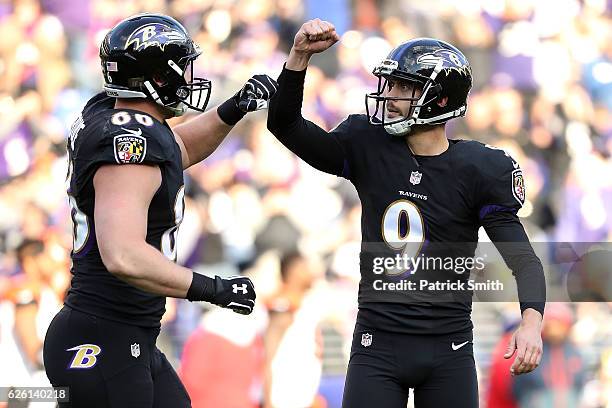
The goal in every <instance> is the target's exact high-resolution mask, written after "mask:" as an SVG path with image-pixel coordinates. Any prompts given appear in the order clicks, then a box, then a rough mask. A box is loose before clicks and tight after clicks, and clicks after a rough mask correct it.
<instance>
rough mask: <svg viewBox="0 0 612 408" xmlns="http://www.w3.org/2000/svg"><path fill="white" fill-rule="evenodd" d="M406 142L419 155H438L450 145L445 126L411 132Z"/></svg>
mask: <svg viewBox="0 0 612 408" xmlns="http://www.w3.org/2000/svg"><path fill="white" fill-rule="evenodd" d="M406 144H407V145H408V147H409V148H410V150H411V151H412V153H413V154H415V155H417V156H437V155H439V154H442V153H444V152H445V151H446V150H447V149H448V146H449V143H448V139H447V138H446V132H445V129H444V126H436V127H434V128H431V129H428V130H424V131H418V132H416V133H410V134H408V136H406Z"/></svg>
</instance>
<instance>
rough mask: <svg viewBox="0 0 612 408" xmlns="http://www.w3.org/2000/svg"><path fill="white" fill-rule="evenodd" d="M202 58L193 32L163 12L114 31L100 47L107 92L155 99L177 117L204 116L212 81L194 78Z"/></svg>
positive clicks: (130, 19)
mask: <svg viewBox="0 0 612 408" xmlns="http://www.w3.org/2000/svg"><path fill="white" fill-rule="evenodd" d="M200 54H201V51H200V50H199V48H198V46H197V45H196V44H195V43H194V42H193V40H192V39H191V37H190V36H189V33H187V31H186V30H185V28H184V27H183V26H182V25H181V24H180V23H179V22H178V21H176V20H175V19H173V18H172V17H169V16H165V15H163V14H148V13H147V14H139V15H136V16H132V17H128V18H126V19H125V20H123V21H121V22H119V23H118V24H117V25H116V26H115V27H113V28H112V29H111V30H110V31H109V32H108V34H107V35H106V37H105V38H104V41H102V45H101V46H100V59H101V60H102V73H103V74H104V82H105V83H104V90H105V91H106V94H107V95H109V96H114V97H116V98H150V99H151V100H153V101H154V102H155V103H157V104H159V105H161V106H162V107H164V108H165V109H166V110H167V111H169V113H170V114H171V115H172V116H180V115H182V114H183V113H185V111H186V109H187V107H189V108H191V109H195V110H197V111H200V112H203V111H204V109H205V108H206V105H207V104H208V100H209V98H210V89H211V83H210V81H209V80H207V79H204V78H194V76H193V61H194V60H195V59H196V58H197V57H198V56H199V55H200ZM186 77H187V78H188V79H186Z"/></svg>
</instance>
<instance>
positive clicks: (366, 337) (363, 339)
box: [361, 333, 372, 347]
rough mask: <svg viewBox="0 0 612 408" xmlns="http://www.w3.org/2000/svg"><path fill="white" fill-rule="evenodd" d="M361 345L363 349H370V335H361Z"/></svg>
mask: <svg viewBox="0 0 612 408" xmlns="http://www.w3.org/2000/svg"><path fill="white" fill-rule="evenodd" d="M361 345H362V346H363V347H370V346H371V345H372V334H370V333H363V334H362V335H361Z"/></svg>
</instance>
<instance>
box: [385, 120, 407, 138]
mask: <svg viewBox="0 0 612 408" xmlns="http://www.w3.org/2000/svg"><path fill="white" fill-rule="evenodd" d="M412 125H413V122H412V119H408V118H406V119H404V120H401V121H399V122H395V123H392V124H390V125H385V126H384V127H385V130H386V131H387V133H388V134H390V135H392V136H405V135H407V134H408V133H410V127H411V126H412Z"/></svg>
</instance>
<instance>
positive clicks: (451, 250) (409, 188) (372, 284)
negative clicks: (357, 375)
mask: <svg viewBox="0 0 612 408" xmlns="http://www.w3.org/2000/svg"><path fill="white" fill-rule="evenodd" d="M304 76H305V71H290V70H287V69H284V70H283V72H282V73H281V75H280V77H279V79H278V83H279V88H278V91H277V93H276V94H275V96H274V98H272V100H271V102H270V107H269V113H268V128H269V129H270V131H271V132H272V133H273V134H274V135H275V136H276V137H277V138H278V139H279V140H280V141H281V142H282V143H283V144H284V145H285V146H287V147H288V148H289V149H290V150H291V151H293V152H294V153H295V154H297V155H298V156H299V157H300V158H302V159H303V160H305V161H306V162H307V163H309V164H311V165H312V166H314V167H315V168H317V169H319V170H322V171H325V172H328V173H331V174H336V175H338V176H342V177H345V178H346V179H348V180H350V181H351V183H352V184H353V185H354V186H355V188H356V189H357V193H358V194H359V197H360V200H361V204H362V216H361V232H362V245H361V254H360V269H361V281H360V287H359V314H358V317H357V322H358V323H359V324H361V325H363V326H366V327H370V328H377V329H380V330H386V331H393V332H403V333H414V334H419V333H420V334H423V333H427V334H445V333H457V332H462V331H467V330H469V329H471V327H472V323H471V319H470V313H471V292H470V291H469V290H465V291H464V290H459V291H457V290H453V289H450V290H448V291H447V292H445V291H444V290H440V291H435V292H434V291H431V290H429V288H427V287H426V288H425V289H424V290H420V291H419V290H412V289H410V290H407V291H406V290H400V291H394V290H385V288H384V287H383V288H382V290H379V289H378V288H380V285H379V286H378V288H377V287H376V284H377V282H376V281H377V280H378V279H379V278H382V276H385V279H386V282H388V283H396V282H397V281H398V280H400V279H404V278H405V280H407V281H409V280H421V278H422V277H423V276H425V277H426V279H425V281H428V280H429V281H431V282H434V283H435V282H440V281H441V282H444V281H446V280H447V279H450V280H454V281H457V280H458V281H463V282H465V281H466V280H467V279H468V278H469V273H463V274H458V273H456V268H455V270H452V271H450V273H449V271H447V270H446V268H436V266H435V264H434V267H432V268H431V269H430V270H427V274H426V275H425V274H424V273H417V271H416V269H417V268H416V267H415V265H416V263H412V264H411V265H409V266H407V267H406V269H401V267H400V268H399V269H397V268H395V267H390V268H389V269H387V268H386V267H385V268H383V271H382V272H381V271H375V266H376V262H377V260H385V259H390V258H393V257H395V256H397V255H398V254H399V255H401V256H402V257H404V256H405V257H406V258H409V259H415V258H419V257H420V256H421V257H427V258H430V259H434V258H439V259H443V258H450V259H451V260H458V259H459V258H463V259H467V258H472V260H474V258H473V257H474V251H475V249H476V246H477V242H478V229H479V227H480V226H481V225H482V226H484V227H485V229H486V230H487V232H488V233H489V235H490V236H491V239H492V240H494V241H495V242H496V243H499V242H512V243H513V245H512V246H511V247H509V248H507V249H504V250H502V248H500V246H499V245H498V249H499V250H500V252H502V256H503V257H504V260H505V261H506V263H507V264H508V266H509V267H510V269H511V270H512V272H513V273H514V275H515V277H516V280H517V286H518V292H519V293H518V294H519V300H520V302H521V310H525V309H526V308H528V307H529V308H534V309H535V310H538V311H540V312H543V308H544V299H545V292H546V288H545V283H544V274H543V270H542V265H541V262H540V261H539V259H538V258H537V256H536V255H535V254H534V252H533V248H531V245H530V244H529V240H528V238H527V236H526V234H525V231H524V229H523V227H522V225H521V224H520V221H519V220H518V217H517V215H516V213H517V211H518V209H519V208H520V207H521V205H522V203H523V202H524V200H525V189H524V181H523V175H522V173H521V170H520V168H519V167H518V164H517V163H516V162H515V161H514V160H512V158H510V157H509V156H508V155H507V154H506V153H505V152H504V151H502V150H500V149H496V148H493V147H491V146H487V145H484V144H482V143H479V142H475V141H466V140H451V141H449V147H448V149H447V150H446V151H445V152H443V153H442V154H440V155H438V156H422V157H420V156H414V155H412V152H411V151H410V149H409V147H408V145H407V144H406V139H405V138H404V137H396V136H391V135H389V134H388V133H387V132H386V131H385V130H384V128H383V127H382V126H374V125H372V124H370V123H369V121H368V118H367V116H365V115H351V116H349V117H348V118H347V119H346V120H345V121H343V122H342V123H341V124H340V125H339V126H338V127H336V129H334V130H333V131H331V132H329V133H328V132H325V131H324V130H322V129H321V128H319V127H318V126H317V125H315V124H314V123H312V122H309V121H307V120H305V119H304V118H303V117H302V116H301V113H300V110H301V102H302V95H303V83H304ZM514 244H516V245H514ZM466 265H467V264H466ZM411 267H413V269H412V270H411V269H410V268H411ZM412 272H414V273H412ZM381 274H382V275H381ZM389 280H391V281H392V282H389ZM393 280H395V282H394V281H393ZM415 283H416V282H415Z"/></svg>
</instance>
